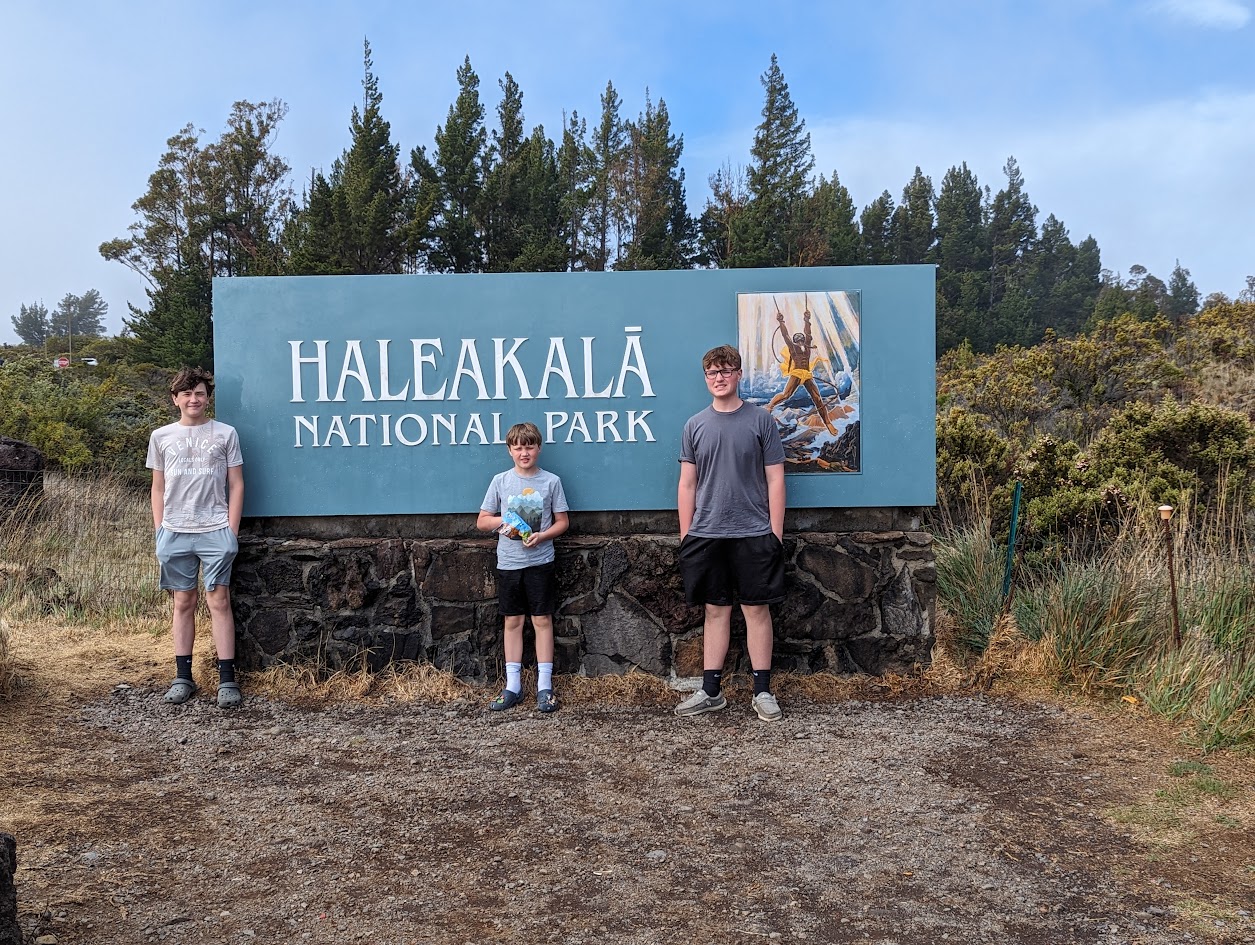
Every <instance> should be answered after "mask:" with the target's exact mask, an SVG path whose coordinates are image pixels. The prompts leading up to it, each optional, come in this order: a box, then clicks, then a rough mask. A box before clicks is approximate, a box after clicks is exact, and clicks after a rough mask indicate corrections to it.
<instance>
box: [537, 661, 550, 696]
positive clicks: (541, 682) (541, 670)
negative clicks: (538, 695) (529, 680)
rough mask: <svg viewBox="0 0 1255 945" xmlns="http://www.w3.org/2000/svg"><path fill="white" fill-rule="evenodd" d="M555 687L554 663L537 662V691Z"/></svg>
mask: <svg viewBox="0 0 1255 945" xmlns="http://www.w3.org/2000/svg"><path fill="white" fill-rule="evenodd" d="M552 688H553V663H537V664H536V691H537V692H540V691H541V690H542V689H552Z"/></svg>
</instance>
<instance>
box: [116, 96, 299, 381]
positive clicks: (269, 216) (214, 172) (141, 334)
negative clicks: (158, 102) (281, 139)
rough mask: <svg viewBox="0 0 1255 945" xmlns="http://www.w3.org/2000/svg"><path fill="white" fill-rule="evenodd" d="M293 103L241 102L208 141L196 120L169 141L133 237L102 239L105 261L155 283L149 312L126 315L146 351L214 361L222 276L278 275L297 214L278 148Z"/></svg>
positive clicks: (173, 361)
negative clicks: (285, 233) (287, 231)
mask: <svg viewBox="0 0 1255 945" xmlns="http://www.w3.org/2000/svg"><path fill="white" fill-rule="evenodd" d="M286 112H287V106H286V105H284V104H283V103H282V102H280V101H278V100H275V101H272V102H268V103H265V104H260V105H255V104H252V103H249V102H237V103H235V105H234V106H233V107H232V112H231V116H230V118H229V119H228V122H227V130H226V131H225V132H224V134H223V135H222V137H221V138H220V139H219V140H218V141H217V142H215V143H212V144H210V145H207V146H204V147H202V146H201V145H200V141H199V134H200V132H198V131H197V130H196V129H195V128H194V127H193V126H191V125H187V126H186V127H184V128H183V129H182V130H180V131H179V133H178V134H176V135H174V136H172V137H171V138H170V139H169V140H168V141H167V142H166V144H167V150H166V153H165V154H164V155H162V157H161V160H160V161H159V163H158V166H157V170H156V171H154V172H153V174H152V175H151V176H150V177H149V179H148V190H147V192H146V193H145V194H144V195H143V196H141V197H140V198H139V199H138V200H136V201H135V203H134V204H133V205H132V207H133V209H134V210H135V211H136V214H137V215H138V217H139V219H138V220H137V221H136V222H134V223H132V224H131V226H130V227H129V228H128V229H129V232H130V236H129V237H126V238H122V239H114V240H110V241H108V242H106V243H103V244H101V246H100V253H101V255H102V256H104V258H106V259H109V260H113V261H116V262H120V263H122V264H123V265H125V266H127V267H128V268H130V269H132V270H134V271H135V272H137V273H138V274H140V275H141V276H143V277H144V279H145V280H146V281H147V282H148V290H147V291H148V297H149V300H150V308H149V309H148V310H144V309H140V308H137V307H136V306H131V307H130V309H131V317H130V318H127V319H124V322H125V323H126V325H127V327H128V328H129V329H130V330H131V331H132V332H133V333H134V334H135V337H136V346H137V348H138V350H139V355H140V357H142V358H144V359H146V360H149V361H152V362H153V363H156V364H160V365H162V366H166V367H178V366H180V365H182V364H200V365H202V366H204V367H206V368H211V367H212V356H213V347H212V346H213V328H212V318H213V311H212V305H211V294H210V285H211V284H212V280H213V278H214V277H215V276H233V275H253V274H269V273H271V272H274V271H276V270H277V268H278V267H279V264H280V260H281V252H280V248H279V245H278V239H277V234H278V233H279V229H280V225H281V223H282V221H283V220H284V219H285V218H287V217H288V216H289V214H290V188H289V187H288V185H287V184H286V183H285V178H286V175H287V173H288V165H287V163H286V162H284V161H283V160H282V159H281V158H279V157H278V156H276V155H274V154H272V153H271V150H270V149H271V146H272V145H273V142H274V138H275V135H276V134H277V128H278V125H279V123H280V122H281V121H282V119H283V117H284V115H285V114H286Z"/></svg>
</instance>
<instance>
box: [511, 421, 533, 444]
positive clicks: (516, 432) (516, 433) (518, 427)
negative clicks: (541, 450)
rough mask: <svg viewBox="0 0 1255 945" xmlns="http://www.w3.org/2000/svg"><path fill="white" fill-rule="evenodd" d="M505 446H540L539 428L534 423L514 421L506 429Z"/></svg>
mask: <svg viewBox="0 0 1255 945" xmlns="http://www.w3.org/2000/svg"><path fill="white" fill-rule="evenodd" d="M505 442H506V446H540V428H539V427H538V426H536V424H534V423H531V422H530V421H529V422H528V423H516V424H515V425H514V426H512V427H510V429H509V430H507V431H506V435H505Z"/></svg>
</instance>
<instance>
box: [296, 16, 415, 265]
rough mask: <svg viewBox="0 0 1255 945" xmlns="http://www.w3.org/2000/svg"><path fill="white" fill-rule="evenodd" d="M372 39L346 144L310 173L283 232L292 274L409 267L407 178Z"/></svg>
mask: <svg viewBox="0 0 1255 945" xmlns="http://www.w3.org/2000/svg"><path fill="white" fill-rule="evenodd" d="M373 68H374V61H373V60H372V59H371V50H370V42H369V41H368V40H363V43H362V107H361V109H360V110H359V109H358V107H357V106H356V105H354V106H353V110H352V112H351V113H350V115H349V136H350V143H349V147H348V148H347V149H346V150H345V151H344V152H343V153H342V154H341V155H340V157H339V158H337V159H336V160H335V161H334V162H333V163H332V166H331V172H330V174H329V175H327V176H324V175H323V174H321V173H317V174H314V175H312V177H311V180H310V184H309V188H308V190H307V191H306V193H305V205H304V207H302V208H301V209H300V210H298V211H296V212H295V213H293V214H292V215H291V218H290V219H289V221H288V225H287V228H286V229H285V232H284V243H285V245H286V247H287V249H288V253H289V259H288V271H289V272H291V273H293V274H295V275H330V274H344V275H370V274H376V273H396V272H401V271H403V270H404V269H405V267H406V256H407V246H406V221H405V206H406V201H407V192H406V182H405V181H404V180H403V179H402V176H401V168H400V166H399V164H398V158H399V155H400V145H397V144H393V143H392V137H391V136H392V128H391V125H390V124H389V123H388V122H387V121H386V120H385V119H384V117H383V111H382V106H383V95H382V93H381V92H380V91H379V81H378V79H377V78H376V77H375V74H374V72H373V71H372V70H373Z"/></svg>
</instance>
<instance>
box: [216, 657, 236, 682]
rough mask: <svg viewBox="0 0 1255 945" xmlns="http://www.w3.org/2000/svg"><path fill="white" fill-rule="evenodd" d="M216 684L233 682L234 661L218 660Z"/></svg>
mask: <svg viewBox="0 0 1255 945" xmlns="http://www.w3.org/2000/svg"><path fill="white" fill-rule="evenodd" d="M218 682H220V683H224V682H235V660H233V659H230V660H218Z"/></svg>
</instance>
